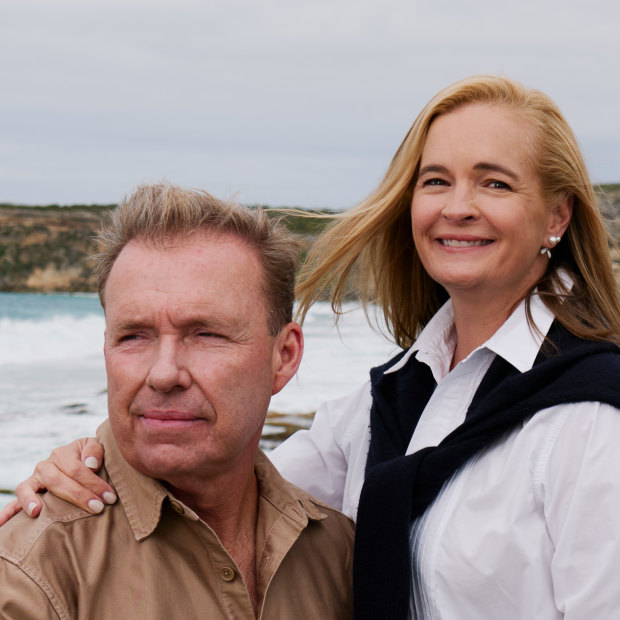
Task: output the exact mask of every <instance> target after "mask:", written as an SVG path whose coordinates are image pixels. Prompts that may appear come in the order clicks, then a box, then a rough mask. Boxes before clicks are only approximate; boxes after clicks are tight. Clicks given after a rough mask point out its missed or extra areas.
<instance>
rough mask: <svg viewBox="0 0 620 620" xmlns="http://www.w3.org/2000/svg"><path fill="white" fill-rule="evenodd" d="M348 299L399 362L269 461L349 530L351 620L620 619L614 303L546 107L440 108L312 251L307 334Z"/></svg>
mask: <svg viewBox="0 0 620 620" xmlns="http://www.w3.org/2000/svg"><path fill="white" fill-rule="evenodd" d="M412 233H413V234H412ZM351 287H352V288H353V290H355V291H356V292H357V293H358V294H359V295H360V298H361V299H362V301H363V302H364V303H369V302H376V303H377V304H379V305H380V306H381V307H382V309H383V312H384V316H385V321H386V325H387V328H388V330H389V331H390V333H391V334H392V336H393V337H394V340H395V341H396V343H397V344H398V345H399V346H401V347H402V348H403V349H404V351H403V352H402V353H401V354H400V355H398V356H397V357H396V358H394V359H393V360H390V361H389V362H388V363H387V364H385V365H383V366H381V367H378V368H375V369H373V371H372V372H371V380H370V382H369V383H367V384H365V385H364V386H362V387H361V388H359V389H358V390H357V391H356V392H354V393H353V394H352V395H350V396H348V397H346V398H343V399H340V400H337V401H334V402H331V403H327V404H326V405H324V406H323V407H322V408H321V409H320V410H319V411H318V412H317V414H316V418H315V421H314V424H313V426H312V428H311V429H310V430H309V431H304V432H300V433H297V434H296V435H294V436H293V437H292V438H291V439H289V440H288V441H287V442H285V443H284V444H283V445H282V446H281V447H279V448H278V449H277V450H276V451H275V452H274V453H273V460H274V461H275V463H276V465H278V467H279V468H280V469H281V471H282V473H283V474H284V475H285V476H286V477H288V478H289V479H291V480H292V481H293V482H296V483H297V484H298V485H300V486H302V487H304V488H306V489H307V490H309V491H310V492H311V493H314V494H315V495H317V496H319V497H320V498H322V499H323V500H325V501H327V502H329V503H331V504H332V505H334V506H336V507H338V508H341V509H342V510H343V511H344V512H345V513H347V514H348V515H350V516H352V517H355V516H356V515H357V517H358V538H357V540H356V568H355V582H356V593H355V596H356V599H355V600H356V614H357V616H359V617H360V618H364V617H368V618H377V617H381V618H405V617H407V615H408V614H410V615H412V616H413V617H420V618H422V617H423V618H426V617H429V618H434V617H441V618H470V617H472V618H474V617H475V618H497V617H501V618H512V617H515V618H532V617H536V618H538V617H544V618H562V617H567V618H568V617H576V616H578V617H584V616H586V614H589V615H590V616H591V617H597V618H601V617H609V616H611V615H614V614H613V612H615V614H616V615H617V614H618V611H619V610H620V594H619V593H618V590H617V588H616V587H615V586H614V585H613V582H614V581H615V580H614V579H613V574H614V572H615V571H616V570H617V569H618V567H619V565H620V521H619V520H618V519H617V514H618V512H619V511H620V489H618V488H617V486H616V478H617V475H616V472H618V471H620V455H619V454H620V451H618V450H616V449H615V447H614V445H613V442H612V440H611V438H612V437H614V436H620V411H619V409H620V393H619V392H620V391H619V389H618V387H617V386H618V381H617V378H618V377H619V376H620V361H619V360H620V356H619V354H618V348H617V345H618V343H619V339H620V304H619V301H618V294H617V288H616V285H615V282H614V279H613V275H612V270H611V261H610V255H609V248H608V237H607V234H606V232H605V229H604V227H603V224H602V221H601V217H600V214H599V212H598V209H597V207H596V200H595V196H594V193H593V190H592V186H591V182H590V180H589V178H588V175H587V173H586V170H585V166H584V164H583V160H582V157H581V155H580V152H579V149H578V147H577V144H576V141H575V139H574V137H573V135H572V132H571V130H570V128H569V127H568V125H567V123H566V121H565V120H564V118H563V117H562V116H561V114H560V112H559V111H558V109H557V108H556V106H555V105H554V104H553V102H551V101H550V100H549V98H548V97H546V96H545V95H543V94H541V93H539V92H536V91H528V90H525V89H524V88H523V87H521V86H520V85H518V84H516V83H515V82H513V81H511V80H508V79H504V78H495V77H481V78H470V79H468V80H464V81H462V82H459V83H457V84H454V85H452V86H450V87H448V88H447V89H445V90H444V91H442V92H440V93H439V94H438V95H437V96H436V97H435V98H433V99H432V100H431V101H430V102H429V104H428V105H427V106H426V107H425V108H424V109H423V110H422V112H421V114H420V115H419V116H418V118H417V119H416V121H415V122H414V124H413V126H412V127H411V129H410V130H409V132H408V134H407V136H406V137H405V139H404V140H403V142H402V144H401V146H400V147H399V149H398V151H397V152H396V155H395V156H394V159H393V160H392V163H391V165H390V167H389V169H388V171H387V174H386V176H385V178H384V179H383V181H382V182H381V184H380V185H379V187H378V188H377V190H376V191H375V192H374V193H373V194H372V195H371V196H370V197H369V198H368V199H367V200H366V201H365V202H364V203H362V204H361V205H360V206H358V207H357V208H356V209H353V210H351V211H349V212H347V213H344V214H342V215H340V216H338V218H337V220H336V222H335V223H334V224H333V226H332V227H331V228H330V229H329V230H328V231H327V232H326V233H325V234H324V235H323V236H322V237H321V238H320V239H319V241H318V243H317V245H316V246H315V249H314V252H313V253H312V255H311V256H310V258H309V260H308V262H307V264H306V267H305V269H304V271H303V273H302V275H301V279H300V285H299V297H300V302H301V305H300V312H301V315H302V317H303V315H304V314H305V312H307V310H308V308H309V307H310V305H311V304H312V303H313V302H314V301H315V300H316V299H317V298H318V297H319V296H320V295H321V294H322V293H323V292H324V291H325V290H326V289H331V295H332V297H331V298H332V305H333V307H334V309H335V311H336V312H338V311H339V309H340V304H341V301H342V299H343V296H344V295H345V294H346V293H347V292H348V291H349V290H350V289H351ZM87 455H94V456H96V457H97V459H98V461H99V462H100V460H101V452H100V451H99V450H97V449H96V448H93V447H92V444H91V445H89V447H87V448H86V449H85V450H84V452H83V453H82V458H83V459H85V458H86V456H87ZM64 462H65V464H64V465H62V468H63V469H64V470H65V471H69V472H73V473H74V477H76V478H78V479H81V480H83V481H86V480H87V477H86V476H85V474H84V471H85V468H83V467H82V468H79V467H78V466H77V464H76V463H74V462H73V461H72V460H71V459H69V458H68V457H66V456H65V458H64ZM67 463H68V464H67ZM38 472H39V473H38V474H37V476H36V477H34V478H32V479H31V481H30V482H29V483H28V484H26V485H25V486H22V487H21V489H20V493H19V496H20V499H21V500H22V502H23V505H26V506H28V504H30V508H31V509H32V507H33V505H36V502H37V500H36V495H34V491H36V490H37V489H38V488H40V487H41V486H42V485H43V484H48V483H50V484H51V481H52V480H53V479H54V477H57V476H58V475H59V470H58V469H57V468H56V466H54V465H53V464H50V463H49V462H48V463H46V464H44V465H42V466H39V468H38ZM45 472H47V474H46V473H45ZM45 476H47V477H45ZM40 479H42V481H41V480H40ZM89 484H90V486H91V488H94V489H95V490H96V492H97V494H98V496H99V497H103V492H104V491H108V492H110V491H111V489H107V488H106V487H105V486H104V485H103V484H102V483H101V482H99V483H96V484H93V483H92V482H90V483H89ZM57 488H59V489H61V490H62V492H63V494H64V495H67V494H73V495H74V496H75V497H76V498H78V499H79V500H80V502H79V503H80V505H83V506H84V505H85V504H86V501H87V500H88V499H94V496H93V494H92V493H91V492H86V491H84V490H80V491H79V492H73V491H71V490H70V487H69V486H68V483H67V482H66V481H64V482H61V483H60V484H57ZM362 489H363V490H362ZM360 495H361V500H360ZM97 501H98V500H97ZM358 504H359V509H358ZM37 510H38V506H37V508H35V509H34V510H31V512H34V513H35V514H36V512H37Z"/></svg>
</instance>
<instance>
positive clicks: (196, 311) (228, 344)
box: [0, 185, 353, 620]
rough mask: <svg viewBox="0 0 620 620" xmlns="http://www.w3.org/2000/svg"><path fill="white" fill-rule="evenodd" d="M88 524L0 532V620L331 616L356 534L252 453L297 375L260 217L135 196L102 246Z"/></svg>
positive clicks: (225, 207) (152, 191) (282, 272)
mask: <svg viewBox="0 0 620 620" xmlns="http://www.w3.org/2000/svg"><path fill="white" fill-rule="evenodd" d="M100 240H101V245H102V251H101V253H100V254H99V255H98V256H97V257H96V261H97V264H96V273H97V275H98V278H99V295H100V299H101V303H102V305H103V307H104V311H105V319H106V331H105V346H104V353H105V363H106V373H107V377H108V413H109V419H108V421H106V422H105V423H104V424H103V425H102V426H101V427H100V428H99V429H98V432H97V435H98V438H99V439H100V441H102V442H103V444H104V446H105V454H106V461H105V467H104V470H103V475H104V478H105V480H106V481H107V482H108V483H109V484H111V485H112V487H113V488H114V489H115V491H116V493H117V495H118V498H119V502H117V503H116V504H115V505H114V506H112V507H110V508H108V509H107V510H106V511H105V512H103V513H101V514H95V515H93V514H91V513H88V512H86V511H83V510H81V509H79V508H74V507H72V506H70V505H68V504H67V503H65V502H64V501H63V500H61V499H58V498H54V497H52V496H51V495H48V496H43V501H44V508H43V510H42V512H41V516H40V518H39V519H37V520H31V519H28V518H27V517H24V515H19V516H18V517H17V518H15V519H13V520H12V521H11V522H10V523H9V524H7V525H6V526H5V527H3V528H2V529H1V530H0V584H2V587H1V588H0V616H1V617H2V618H20V619H22V618H37V619H38V620H40V619H45V618H56V619H57V618H71V619H75V618H84V619H89V620H92V619H94V618H114V619H118V618H149V619H158V618H161V619H164V618H165V619H166V620H168V619H170V618H199V617H200V618H253V617H258V618H266V619H270V620H271V619H273V618H285V619H288V618H312V619H314V618H322V619H324V618H346V617H349V616H350V615H351V603H350V588H351V584H350V563H351V552H352V537H353V526H352V524H351V523H350V521H349V520H348V519H346V518H345V517H344V516H342V515H340V514H339V513H337V512H336V511H334V510H333V509H331V508H329V507H327V506H326V505H324V504H321V503H320V502H319V501H318V500H315V499H313V498H312V497H310V496H309V495H308V494H307V493H305V492H303V491H301V490H300V489H298V488H297V487H294V486H293V485H291V484H289V483H287V482H285V481H284V480H283V479H282V478H281V477H280V476H279V474H278V473H277V471H276V470H275V468H274V467H273V466H272V465H271V464H270V463H269V461H268V459H267V458H266V457H265V456H264V454H263V453H262V452H261V451H260V450H259V448H258V442H259V439H260V435H261V430H262V426H263V422H264V419H265V415H266V413H267V407H268V404H269V400H270V397H271V395H272V394H275V393H276V392H278V391H279V390H280V389H282V388H283V387H284V385H285V384H286V383H287V382H288V381H289V379H290V378H291V377H292V376H293V375H294V374H295V372H296V370H297V368H298V366H299V362H300V360H301V355H302V350H303V338H302V333H301V328H300V327H299V325H297V324H296V323H294V322H292V321H291V317H292V305H293V283H294V274H295V262H296V261H295V256H296V252H295V247H294V244H293V243H292V242H291V238H290V236H289V234H288V233H287V232H286V231H285V230H284V229H283V228H282V227H280V226H278V225H273V224H272V223H270V222H269V221H268V220H267V218H266V217H265V216H264V214H262V213H260V212H255V211H254V212H253V211H250V210H247V209H244V208H242V207H238V206H235V205H230V204H226V203H222V202H220V201H218V200H216V199H214V198H213V197H211V196H209V195H208V194H205V193H200V192H195V191H186V190H182V189H180V188H177V187H174V186H165V185H155V186H144V187H141V188H138V190H137V191H136V192H135V193H134V194H133V195H132V196H130V197H129V198H128V199H126V200H124V201H123V202H122V203H121V204H120V205H119V207H118V208H117V210H116V211H115V212H114V214H113V218H112V221H111V223H110V224H109V225H107V226H106V227H105V229H104V230H103V232H102V233H101V235H100Z"/></svg>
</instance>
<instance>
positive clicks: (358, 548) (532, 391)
mask: <svg viewBox="0 0 620 620" xmlns="http://www.w3.org/2000/svg"><path fill="white" fill-rule="evenodd" d="M548 339H549V340H550V341H551V342H552V343H553V344H554V345H555V346H549V345H548V344H546V345H545V346H543V348H542V349H541V351H540V352H539V354H538V357H537V358H536V361H535V362H534V366H533V368H532V369H531V370H529V371H527V372H525V373H520V372H519V371H518V370H516V369H515V368H514V367H513V366H512V365H510V364H509V363H508V362H506V361H505V360H504V359H502V358H501V357H496V358H495V360H494V361H493V363H492V364H491V366H490V368H489V370H488V371H487V373H486V374H485V376H484V378H483V380H482V382H481V384H480V386H479V388H478V390H477V391H476V394H475V395H474V398H473V400H472V403H471V405H470V407H469V409H468V412H467V415H466V418H465V421H464V422H463V424H461V426H459V427H458V428H456V429H455V430H454V431H453V432H452V433H450V434H449V435H448V436H447V437H446V438H445V439H444V440H443V441H442V442H441V443H440V444H439V445H438V446H436V447H429V448H424V449H422V450H420V451H418V452H416V453H415V454H411V455H408V456H404V454H405V451H406V449H407V445H408V444H409V440H410V438H411V435H412V433H413V431H414V429H415V427H416V425H417V422H418V420H419V418H420V415H421V414H422V411H423V410H424V408H425V406H426V404H427V402H428V400H429V399H430V397H431V395H432V393H433V391H434V389H435V387H436V384H435V381H434V379H433V377H432V374H431V372H430V369H429V368H428V366H427V365H426V364H423V363H421V362H418V361H417V360H416V359H415V357H411V358H410V359H409V360H408V362H407V364H406V365H405V366H404V367H403V368H402V369H400V370H399V371H397V372H395V373H389V374H387V375H386V374H384V373H385V371H386V370H387V369H388V368H390V367H391V366H393V365H394V364H395V363H396V362H397V361H398V360H399V359H400V357H402V355H403V354H402V353H401V354H400V355H398V356H397V357H396V358H394V359H392V360H390V361H389V362H388V363H387V364H385V365H384V366H381V367H378V368H374V369H373V370H372V371H371V386H372V387H371V390H372V396H373V405H372V409H371V413H370V430H371V439H370V449H369V453H368V460H367V465H366V479H365V482H364V486H363V489H362V493H361V497H360V503H359V508H358V516H357V526H356V537H355V556H354V571H353V577H354V578H353V585H354V613H355V618H356V620H368V619H371V618H372V619H386V620H387V619H390V620H402V619H406V618H407V617H408V613H409V594H410V583H411V558H410V554H409V530H410V527H411V524H412V521H413V520H414V519H415V518H416V517H418V516H420V515H421V514H422V513H423V512H424V511H425V510H426V508H427V507H428V506H429V505H430V504H431V502H432V501H433V500H434V499H435V497H436V496H437V494H438V493H439V491H440V490H441V488H442V486H443V484H444V483H445V482H446V481H447V480H448V479H449V478H450V477H451V476H452V475H453V474H454V473H455V471H456V470H457V469H458V468H459V467H461V466H462V465H463V464H464V463H465V462H466V461H467V460H468V459H470V458H471V457H472V456H474V455H475V454H476V453H477V452H479V451H481V450H482V449H484V448H486V447H487V446H489V445H491V444H492V443H493V442H495V441H498V440H500V439H501V437H502V436H504V435H505V434H506V433H508V432H510V431H511V430H512V429H514V428H515V427H516V426H517V425H518V424H520V423H522V422H523V421H524V420H526V419H528V418H529V417H531V416H532V415H534V414H535V413H536V412H537V411H540V410H542V409H545V408H547V407H551V406H554V405H560V404H567V403H575V402H585V401H597V402H602V403H607V404H610V405H612V406H614V407H617V408H619V409H620V350H619V349H618V348H617V347H615V346H614V345H612V344H609V343H600V342H588V341H584V340H580V339H579V338H577V337H575V336H573V335H572V334H570V333H569V332H568V331H566V330H565V329H564V328H562V327H561V326H560V325H559V324H557V323H554V324H553V325H552V327H551V329H550V331H549V334H548ZM618 492H620V489H619V491H618Z"/></svg>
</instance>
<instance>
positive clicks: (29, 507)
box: [26, 502, 37, 516]
mask: <svg viewBox="0 0 620 620" xmlns="http://www.w3.org/2000/svg"><path fill="white" fill-rule="evenodd" d="M36 507H37V502H30V503H29V504H28V505H27V506H26V512H27V513H28V515H29V516H32V511H33V510H34V509H35V508H36Z"/></svg>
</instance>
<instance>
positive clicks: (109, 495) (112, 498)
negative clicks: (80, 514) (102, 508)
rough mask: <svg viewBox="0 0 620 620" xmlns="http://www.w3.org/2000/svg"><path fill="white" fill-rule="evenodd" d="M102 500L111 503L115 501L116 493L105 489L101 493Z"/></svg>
mask: <svg viewBox="0 0 620 620" xmlns="http://www.w3.org/2000/svg"><path fill="white" fill-rule="evenodd" d="M103 501H104V502H105V503H106V504H113V503H114V502H115V501H116V495H114V493H111V492H110V491H106V492H105V493H104V494H103Z"/></svg>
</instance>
